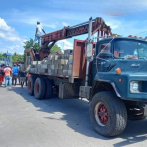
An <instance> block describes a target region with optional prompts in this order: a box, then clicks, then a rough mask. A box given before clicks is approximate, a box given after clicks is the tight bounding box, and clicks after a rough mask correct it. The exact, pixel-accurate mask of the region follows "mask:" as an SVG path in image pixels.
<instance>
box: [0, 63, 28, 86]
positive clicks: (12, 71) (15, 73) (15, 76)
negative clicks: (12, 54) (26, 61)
mask: <svg viewBox="0 0 147 147" xmlns="http://www.w3.org/2000/svg"><path fill="white" fill-rule="evenodd" d="M1 67H2V66H1ZM2 69H3V70H2ZM19 69H20V68H19V65H16V64H14V65H13V67H12V68H11V67H9V65H6V66H3V68H1V71H0V73H1V76H4V80H5V87H11V86H16V85H17V83H18V84H19V85H21V87H22V88H23V86H24V83H25V84H26V86H27V77H26V72H25V71H21V70H19Z"/></svg>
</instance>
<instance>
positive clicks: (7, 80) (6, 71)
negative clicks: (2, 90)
mask: <svg viewBox="0 0 147 147" xmlns="http://www.w3.org/2000/svg"><path fill="white" fill-rule="evenodd" d="M4 74H5V87H7V86H11V75H12V70H11V68H10V67H9V66H8V65H6V67H5V68H4Z"/></svg>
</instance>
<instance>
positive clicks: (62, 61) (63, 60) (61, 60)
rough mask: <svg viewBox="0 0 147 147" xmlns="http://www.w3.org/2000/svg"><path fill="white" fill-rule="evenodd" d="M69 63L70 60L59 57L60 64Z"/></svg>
mask: <svg viewBox="0 0 147 147" xmlns="http://www.w3.org/2000/svg"><path fill="white" fill-rule="evenodd" d="M67 63H68V60H66V59H59V60H58V64H62V65H66V64H67Z"/></svg>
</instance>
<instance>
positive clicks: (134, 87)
mask: <svg viewBox="0 0 147 147" xmlns="http://www.w3.org/2000/svg"><path fill="white" fill-rule="evenodd" d="M132 89H133V90H134V91H138V90H139V84H138V83H136V82H134V83H133V84H132Z"/></svg>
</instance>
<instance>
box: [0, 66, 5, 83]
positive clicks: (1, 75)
mask: <svg viewBox="0 0 147 147" xmlns="http://www.w3.org/2000/svg"><path fill="white" fill-rule="evenodd" d="M3 81H4V71H3V65H0V86H2V83H3Z"/></svg>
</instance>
